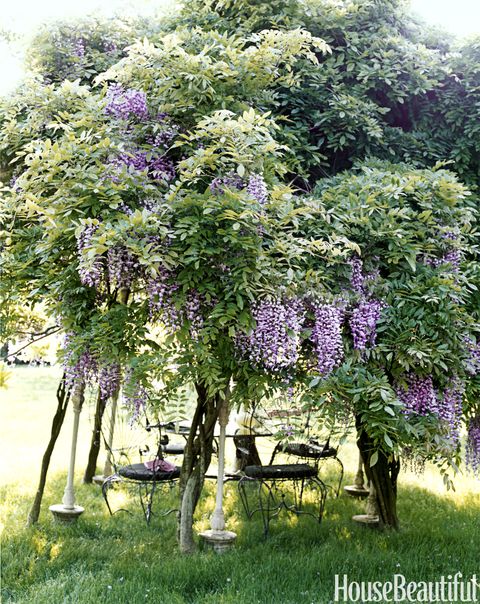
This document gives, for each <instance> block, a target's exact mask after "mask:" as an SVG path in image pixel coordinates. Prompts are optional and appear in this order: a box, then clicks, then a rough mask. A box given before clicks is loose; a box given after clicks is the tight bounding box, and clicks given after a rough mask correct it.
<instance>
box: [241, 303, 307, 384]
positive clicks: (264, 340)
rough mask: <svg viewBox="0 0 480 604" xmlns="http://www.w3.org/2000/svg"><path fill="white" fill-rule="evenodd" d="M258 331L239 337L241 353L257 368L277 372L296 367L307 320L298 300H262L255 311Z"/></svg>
mask: <svg viewBox="0 0 480 604" xmlns="http://www.w3.org/2000/svg"><path fill="white" fill-rule="evenodd" d="M252 316H253V318H254V319H255V323H256V325H255V328H254V329H253V331H252V333H251V334H249V335H248V336H240V337H238V338H237V344H238V345H239V348H240V350H241V352H242V353H243V354H244V355H245V356H247V357H248V359H249V361H250V362H251V363H252V365H254V366H258V367H262V368H263V369H264V370H265V371H267V372H271V373H277V372H280V371H282V370H284V369H290V368H292V367H294V366H295V364H296V362H297V360H298V356H299V348H300V331H301V329H302V325H303V322H304V319H305V312H304V309H303V306H302V304H301V303H300V301H299V300H297V299H293V298H292V299H288V300H285V301H281V300H276V301H269V300H261V301H260V302H257V303H256V304H255V305H254V306H253V308H252Z"/></svg>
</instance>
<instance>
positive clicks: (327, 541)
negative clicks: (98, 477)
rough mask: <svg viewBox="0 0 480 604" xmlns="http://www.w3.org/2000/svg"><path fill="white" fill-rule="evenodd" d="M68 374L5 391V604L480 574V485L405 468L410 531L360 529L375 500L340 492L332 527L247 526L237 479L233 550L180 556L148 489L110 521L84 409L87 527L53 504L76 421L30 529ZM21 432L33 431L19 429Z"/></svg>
mask: <svg viewBox="0 0 480 604" xmlns="http://www.w3.org/2000/svg"><path fill="white" fill-rule="evenodd" d="M58 375H59V373H58V370H55V369H48V368H16V369H14V372H13V375H12V377H11V380H10V384H9V388H8V389H7V390H3V391H0V400H1V428H0V430H1V432H0V437H1V442H2V465H1V467H0V479H1V482H2V492H1V506H2V524H3V537H2V541H3V544H2V575H3V576H2V601H3V602H10V603H13V602H15V603H16V604H27V603H29V604H30V603H31V604H60V603H68V604H98V603H100V602H101V603H102V604H103V603H106V604H110V603H111V604H124V603H125V604H137V603H140V602H142V603H144V602H154V603H155V604H177V603H192V604H193V603H195V604H197V603H198V604H207V603H212V604H213V603H215V604H217V603H232V604H233V603H235V604H254V603H257V602H258V603H260V604H268V603H272V604H303V603H315V604H327V603H329V602H331V601H333V594H334V577H335V574H339V575H343V574H344V573H346V574H348V575H349V578H350V579H351V580H357V581H386V580H390V579H391V578H392V576H393V574H395V573H401V574H403V575H404V576H405V577H406V579H407V581H414V580H417V581H420V580H422V581H427V580H435V579H439V578H440V577H441V576H442V575H444V576H447V575H449V574H453V573H455V572H458V571H459V572H462V573H463V575H464V576H466V577H468V576H470V575H472V574H474V573H477V574H478V573H479V571H480V569H479V549H478V535H479V534H480V482H479V481H475V480H473V478H471V477H469V476H461V477H459V478H458V479H457V480H456V489H457V490H456V492H455V493H446V492H445V491H444V488H443V485H442V481H441V478H440V476H439V474H438V472H436V471H435V470H434V469H432V468H427V469H426V471H425V473H424V474H423V475H420V476H418V477H417V476H415V475H414V474H412V473H411V472H408V471H407V472H402V474H401V477H400V485H399V487H400V492H399V512H400V518H401V523H402V525H401V530H400V531H399V532H398V533H390V532H383V533H377V532H374V531H370V530H368V529H364V528H362V527H359V526H357V525H356V524H355V523H354V522H353V521H352V520H351V516H352V515H353V514H355V513H358V512H359V510H360V509H361V506H360V504H358V503H357V502H356V501H354V500H351V499H349V498H347V497H346V496H345V495H342V496H341V497H340V498H339V499H337V500H335V499H332V498H329V499H328V501H327V508H326V514H325V518H324V521H323V522H322V524H321V525H318V524H316V523H315V522H314V520H313V519H311V518H309V517H306V518H300V519H297V518H291V517H289V516H285V515H281V516H280V519H278V520H277V521H273V522H272V525H271V534H270V537H269V539H268V540H267V541H264V540H263V539H262V537H261V535H262V527H261V522H260V519H255V520H254V521H253V522H247V521H246V520H245V517H244V514H243V513H242V511H241V507H240V502H239V501H238V496H237V491H236V488H235V485H230V486H229V487H228V488H227V498H226V510H227V524H228V528H230V529H232V530H235V531H236V532H237V533H238V543H237V546H236V548H235V550H234V551H232V552H231V553H228V554H225V555H224V556H221V557H219V556H216V555H214V554H212V553H211V552H200V553H198V554H195V555H192V556H187V557H184V556H181V555H180V554H178V552H177V548H176V539H175V519H174V517H173V516H167V517H164V518H160V517H158V516H156V517H154V518H153V520H152V523H151V525H150V526H149V527H147V526H146V524H145V522H144V521H143V518H142V516H141V514H140V513H139V511H138V505H137V504H136V501H135V499H134V498H133V499H132V500H129V501H127V502H126V505H127V507H129V509H131V510H132V511H134V512H135V514H134V515H132V516H129V515H127V514H117V515H115V516H113V517H109V515H108V512H107V510H106V508H105V505H104V503H103V500H102V498H101V493H100V490H99V489H98V487H94V486H85V485H80V484H79V483H80V479H81V473H82V470H83V468H84V466H85V461H86V453H87V448H88V441H89V438H90V434H89V428H88V419H89V418H88V416H89V412H87V413H84V417H83V418H82V424H81V431H80V435H81V441H80V447H79V454H78V464H77V468H78V473H77V484H78V485H79V486H78V487H77V500H78V502H79V503H80V504H81V505H83V506H84V507H85V508H86V511H85V514H84V515H83V516H82V517H81V518H80V520H79V521H78V524H77V525H76V526H61V525H58V524H55V523H54V522H53V521H52V519H51V517H50V515H49V512H48V506H49V505H50V504H51V503H57V502H59V501H60V500H61V497H62V493H63V488H64V484H65V468H66V465H67V456H68V450H69V443H68V441H69V436H70V423H68V424H67V425H66V426H65V427H64V429H63V432H62V435H61V439H60V441H59V443H58V446H57V449H56V451H55V454H54V458H53V460H52V468H51V473H50V475H49V481H48V484H47V490H46V494H45V500H44V505H43V512H42V515H41V517H40V523H39V524H38V526H36V527H33V528H28V529H26V528H25V519H26V516H27V512H28V508H29V505H30V504H31V500H32V498H33V494H34V491H35V487H36V482H37V479H38V471H39V465H40V459H41V455H42V453H43V449H44V447H45V444H46V442H47V439H48V436H49V428H50V421H51V416H52V414H53V411H54V408H55V404H56V403H55V396H54V394H55V387H56V381H57V380H58ZM19 435H21V436H19ZM340 456H341V457H342V459H343V460H344V461H345V462H346V468H347V477H346V480H347V482H346V483H351V482H352V480H353V471H354V469H355V447H354V446H353V444H350V445H346V446H344V447H343V448H342V450H341V455H340ZM207 490H208V491H209V492H208V496H206V497H204V498H203V499H202V503H201V506H200V509H199V510H198V521H197V524H196V529H197V530H201V529H203V528H206V527H207V526H208V516H209V514H210V513H211V511H212V509H213V504H214V500H213V496H212V493H213V485H211V484H210V485H209V486H208V488H207Z"/></svg>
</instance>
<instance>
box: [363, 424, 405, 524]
mask: <svg viewBox="0 0 480 604" xmlns="http://www.w3.org/2000/svg"><path fill="white" fill-rule="evenodd" d="M356 424H357V445H358V448H359V449H360V453H361V455H362V459H363V462H364V468H365V474H366V475H367V478H368V480H369V481H370V482H371V483H372V484H373V486H374V488H375V494H376V503H377V508H378V514H379V522H380V525H381V526H384V527H387V528H393V529H398V527H399V523H398V516H397V478H398V474H399V472H400V461H399V460H398V459H396V458H395V457H394V456H392V457H391V458H389V457H387V456H386V455H385V453H384V452H383V451H381V450H379V449H378V448H375V447H374V444H373V441H372V439H371V438H370V437H369V436H368V434H367V433H366V432H365V429H364V427H363V424H362V422H361V419H360V417H358V416H357V420H356ZM375 451H376V452H377V453H378V460H377V463H376V464H375V465H374V466H373V467H370V460H371V457H372V455H373V453H374V452H375Z"/></svg>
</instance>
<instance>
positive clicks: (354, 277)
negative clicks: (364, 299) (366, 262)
mask: <svg viewBox="0 0 480 604" xmlns="http://www.w3.org/2000/svg"><path fill="white" fill-rule="evenodd" d="M348 263H349V264H350V266H351V267H352V274H351V277H350V283H351V285H352V289H353V291H354V292H356V293H357V294H361V293H363V290H364V283H365V276H364V274H363V262H362V260H361V259H360V258H359V257H358V256H354V257H353V258H351V259H350V260H349V261H348Z"/></svg>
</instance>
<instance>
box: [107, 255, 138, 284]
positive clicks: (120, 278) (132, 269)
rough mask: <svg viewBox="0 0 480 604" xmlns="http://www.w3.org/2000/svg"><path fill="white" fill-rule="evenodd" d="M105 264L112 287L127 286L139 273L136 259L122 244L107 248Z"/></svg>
mask: <svg viewBox="0 0 480 604" xmlns="http://www.w3.org/2000/svg"><path fill="white" fill-rule="evenodd" d="M107 266H108V276H109V281H110V285H111V286H112V287H118V288H122V287H123V288H129V287H131V285H132V283H133V281H134V280H135V278H136V277H137V276H138V275H139V273H140V264H139V262H138V260H137V259H136V258H135V256H134V255H133V254H132V253H131V252H129V251H128V250H127V248H126V247H125V246H123V245H117V246H115V247H111V248H110V249H109V250H108V252H107Z"/></svg>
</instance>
